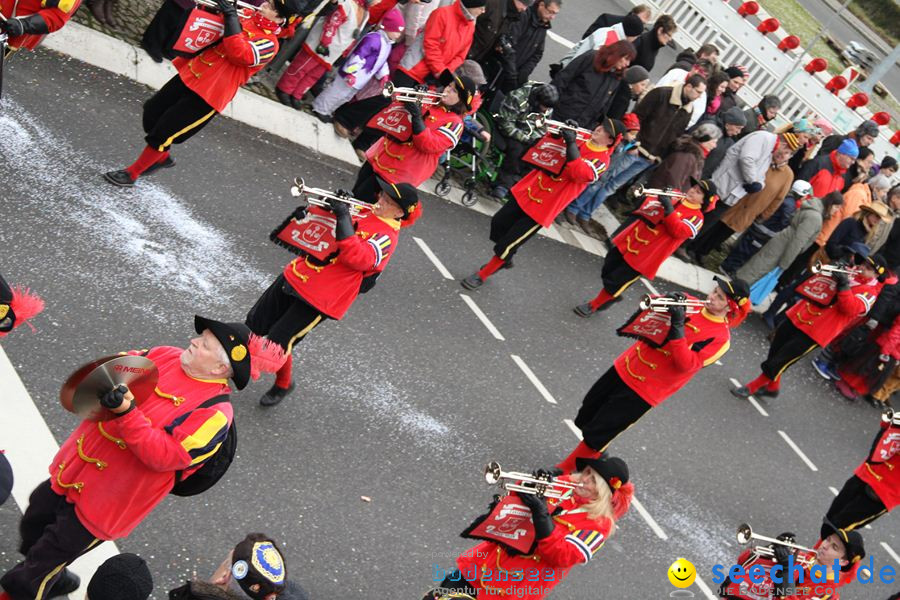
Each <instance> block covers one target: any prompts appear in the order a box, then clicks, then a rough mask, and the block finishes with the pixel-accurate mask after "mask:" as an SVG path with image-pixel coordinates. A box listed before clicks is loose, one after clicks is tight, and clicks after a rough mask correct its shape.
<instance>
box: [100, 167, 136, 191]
mask: <svg viewBox="0 0 900 600" xmlns="http://www.w3.org/2000/svg"><path fill="white" fill-rule="evenodd" d="M103 177H104V178H105V179H106V180H107V181H108V182H110V183H111V184H113V185H117V186H119V187H134V182H135V180H134V179H132V178H131V175H129V174H128V171H126V170H125V169H122V170H121V171H109V172H107V173H104V174H103Z"/></svg>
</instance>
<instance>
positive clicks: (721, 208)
mask: <svg viewBox="0 0 900 600" xmlns="http://www.w3.org/2000/svg"><path fill="white" fill-rule="evenodd" d="M729 208H731V207H730V206H728V205H726V204H725V203H724V202H718V203H716V207H715V208H714V209H712V210H711V211H709V212H708V213H704V214H703V227H701V228H700V234H699V235H698V236H697V237H695V238H694V239H693V240H691V241H690V242H688V244H687V247H688V249H689V250H690V251H691V252H697V248H698V247H699V246H698V245H699V243H700V240H701V239H703V236H704V234H706V233H708V232H709V231H711V230H712V228H713V226H714V225H715V224H716V223H718V222H719V221H720V220H721V219H722V215H724V214H725V212H726V211H727V210H728V209H729ZM697 253H698V254H699V252H697Z"/></svg>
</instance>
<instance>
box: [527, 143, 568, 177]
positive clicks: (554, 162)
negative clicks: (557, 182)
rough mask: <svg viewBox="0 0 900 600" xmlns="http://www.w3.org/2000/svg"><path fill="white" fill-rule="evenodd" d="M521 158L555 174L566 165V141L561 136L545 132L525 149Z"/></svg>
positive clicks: (560, 171)
mask: <svg viewBox="0 0 900 600" xmlns="http://www.w3.org/2000/svg"><path fill="white" fill-rule="evenodd" d="M522 160H523V161H524V162H527V163H528V164H530V165H534V166H535V167H537V168H539V169H543V170H544V171H547V172H548V173H550V174H552V175H554V176H556V175H559V174H560V173H562V170H563V167H564V166H566V143H565V142H564V141H563V140H562V138H559V137H556V136H554V135H553V134H550V133H546V134H544V137H542V138H541V139H539V140H538V141H537V142H535V143H534V144H533V145H532V146H531V148H529V149H528V150H526V151H525V154H524V155H523V156H522Z"/></svg>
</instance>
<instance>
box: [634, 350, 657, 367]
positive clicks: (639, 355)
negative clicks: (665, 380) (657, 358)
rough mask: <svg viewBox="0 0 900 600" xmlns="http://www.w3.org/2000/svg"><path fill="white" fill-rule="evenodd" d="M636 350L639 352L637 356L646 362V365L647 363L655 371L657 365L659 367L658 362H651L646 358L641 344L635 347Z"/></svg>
mask: <svg viewBox="0 0 900 600" xmlns="http://www.w3.org/2000/svg"><path fill="white" fill-rule="evenodd" d="M635 351H636V352H637V357H638V360H639V361H641V362H642V363H644V364H645V365H647V366H648V367H650V368H651V369H653V370H654V371H655V370H656V367H658V366H659V365H657V364H656V363H652V362H650V361H649V360H647V359H645V358H644V357H643V355H641V347H640V346H637V347H636V348H635Z"/></svg>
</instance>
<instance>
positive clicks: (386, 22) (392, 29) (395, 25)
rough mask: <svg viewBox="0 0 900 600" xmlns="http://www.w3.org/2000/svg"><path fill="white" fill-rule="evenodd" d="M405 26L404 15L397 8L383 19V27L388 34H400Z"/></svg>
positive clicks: (388, 12) (387, 13)
mask: <svg viewBox="0 0 900 600" xmlns="http://www.w3.org/2000/svg"><path fill="white" fill-rule="evenodd" d="M405 26H406V23H405V22H404V20H403V13H402V12H400V10H399V9H398V8H397V7H396V6H395V7H394V8H392V9H391V10H389V11H387V12H386V13H384V16H383V17H381V27H382V29H384V30H385V31H387V32H388V33H400V32H402V31H403V29H404V27H405Z"/></svg>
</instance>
